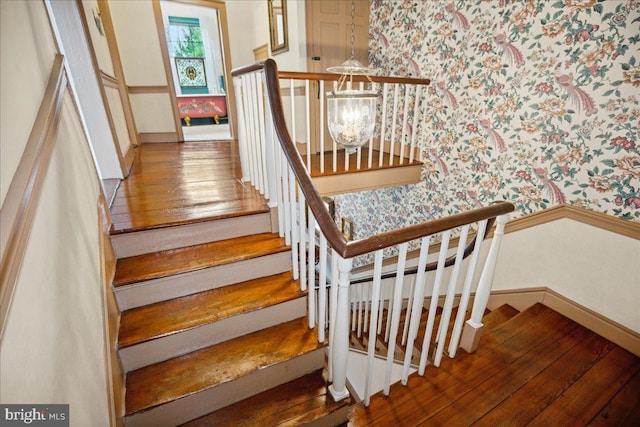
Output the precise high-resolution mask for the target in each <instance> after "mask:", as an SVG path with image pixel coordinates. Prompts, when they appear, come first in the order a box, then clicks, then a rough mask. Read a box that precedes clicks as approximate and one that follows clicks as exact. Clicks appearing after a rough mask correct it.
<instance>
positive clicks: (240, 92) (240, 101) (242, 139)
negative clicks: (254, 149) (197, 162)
mask: <svg viewBox="0 0 640 427" xmlns="http://www.w3.org/2000/svg"><path fill="white" fill-rule="evenodd" d="M233 87H234V88H235V92H236V104H237V105H236V117H237V120H238V149H239V151H240V166H241V168H242V178H241V181H242V182H246V181H248V180H249V163H248V159H247V129H246V127H247V125H248V119H247V117H246V116H245V113H244V110H245V105H244V96H245V92H246V88H245V87H243V86H242V78H241V77H235V78H234V79H233Z"/></svg>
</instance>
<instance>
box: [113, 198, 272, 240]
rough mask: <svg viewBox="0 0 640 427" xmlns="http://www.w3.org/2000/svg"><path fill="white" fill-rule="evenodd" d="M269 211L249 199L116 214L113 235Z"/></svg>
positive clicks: (259, 203) (265, 206) (266, 207)
mask: <svg viewBox="0 0 640 427" xmlns="http://www.w3.org/2000/svg"><path fill="white" fill-rule="evenodd" d="M266 212H269V207H268V206H267V205H266V203H264V202H263V201H261V200H255V199H249V200H232V201H222V202H210V203H201V204H199V205H197V206H188V207H184V206H180V207H174V208H170V209H164V208H158V209H155V210H147V211H143V212H126V213H117V214H113V215H112V219H113V227H112V229H111V234H112V235H116V234H122V233H131V232H136V231H143V230H152V229H156V228H164V227H169V226H176V225H185V224H194V223H198V222H205V221H214V220H216V219H225V218H236V217H239V216H244V215H253V214H257V213H266Z"/></svg>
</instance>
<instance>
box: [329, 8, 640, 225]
mask: <svg viewBox="0 0 640 427" xmlns="http://www.w3.org/2000/svg"><path fill="white" fill-rule="evenodd" d="M369 28H370V34H369V60H370V66H371V67H373V68H375V69H377V73H378V74H383V75H384V74H388V75H397V76H407V75H411V76H416V77H417V76H420V77H428V78H430V79H431V81H432V84H431V86H430V87H429V89H428V90H429V94H428V98H427V102H428V106H427V108H428V109H429V114H427V115H426V118H425V120H424V123H422V125H423V126H422V129H423V131H424V132H425V136H424V137H423V138H422V141H421V146H420V150H421V153H422V161H423V162H424V166H423V179H422V181H421V182H420V183H419V184H415V185H411V186H405V187H397V188H392V189H381V190H374V191H368V192H364V193H358V194H346V195H340V196H336V197H335V199H336V207H337V211H338V212H339V214H341V215H346V216H348V217H350V218H352V219H353V220H354V222H355V224H356V227H355V233H356V236H355V237H356V238H360V237H364V236H367V235H370V234H373V233H377V232H380V231H383V230H389V229H394V228H397V227H401V226H403V225H408V224H412V223H417V222H420V221H424V220H427V219H430V218H437V217H442V216H446V215H449V214H453V213H457V212H461V211H465V210H469V209H473V208H474V207H477V206H483V205H486V204H489V203H491V202H492V201H494V200H509V201H511V202H513V203H514V204H515V205H516V211H517V212H516V216H520V215H523V214H528V213H531V212H535V211H538V210H540V209H544V208H547V207H551V206H553V205H556V204H560V203H569V204H573V205H577V206H582V207H584V208H587V209H591V210H595V211H599V212H603V213H606V214H609V215H614V216H617V217H619V218H623V219H627V220H631V221H640V153H639V149H638V144H640V132H639V130H638V129H639V126H638V124H639V122H640V0H606V1H602V0H484V1H481V0H458V1H451V0H448V1H440V0H429V1H426V0H411V1H409V0H406V1H399V0H398V1H393V0H372V3H371V18H370V25H369Z"/></svg>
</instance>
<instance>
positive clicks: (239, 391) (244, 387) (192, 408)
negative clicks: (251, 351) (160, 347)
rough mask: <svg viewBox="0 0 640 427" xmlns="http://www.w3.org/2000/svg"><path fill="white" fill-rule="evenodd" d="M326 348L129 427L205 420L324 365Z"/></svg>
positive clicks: (133, 418) (134, 419)
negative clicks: (230, 406) (218, 411)
mask: <svg viewBox="0 0 640 427" xmlns="http://www.w3.org/2000/svg"><path fill="white" fill-rule="evenodd" d="M324 353H325V351H324V348H319V349H317V350H315V351H312V352H309V353H306V354H304V355H301V356H298V357H296V358H293V359H290V360H288V361H286V362H282V363H278V364H276V365H272V366H268V367H265V368H263V369H259V370H256V371H254V372H252V373H250V374H248V375H245V376H242V377H240V378H238V379H236V380H234V381H229V382H226V383H222V384H219V385H218V386H216V387H212V388H209V389H207V390H203V391H201V392H199V393H194V394H191V395H189V396H186V397H183V398H181V399H178V400H175V401H173V402H170V403H167V404H165V405H161V406H158V407H156V408H152V409H150V410H148V411H144V412H140V413H137V414H133V415H130V416H128V417H125V419H124V424H125V426H127V427H146V426H156V427H164V426H166V427H170V426H176V425H178V424H181V423H184V422H187V421H190V420H193V419H195V418H198V417H201V416H203V415H205V414H207V413H209V412H213V411H215V410H218V409H220V408H223V407H225V406H228V405H231V404H233V403H235V402H239V401H240V400H243V399H246V398H247V397H250V396H254V395H256V394H258V393H260V392H262V391H265V390H267V389H270V388H273V387H276V386H278V385H280V384H284V383H286V382H289V381H292V380H294V379H295V378H298V377H300V376H303V375H306V374H309V373H311V372H313V371H315V370H316V369H321V368H322V367H323V366H324V359H325V356H324Z"/></svg>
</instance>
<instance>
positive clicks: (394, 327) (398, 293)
mask: <svg viewBox="0 0 640 427" xmlns="http://www.w3.org/2000/svg"><path fill="white" fill-rule="evenodd" d="M407 247H408V243H401V244H399V245H398V250H399V252H400V253H399V254H398V268H397V271H396V282H395V287H394V291H395V292H394V296H393V312H392V314H391V316H392V317H393V319H391V334H390V336H389V344H388V350H387V363H386V371H385V376H384V394H385V396H388V395H389V390H390V388H391V371H392V370H393V359H394V353H395V350H396V340H397V339H398V329H399V328H400V314H401V310H402V284H403V281H404V266H405V263H406V260H407Z"/></svg>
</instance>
